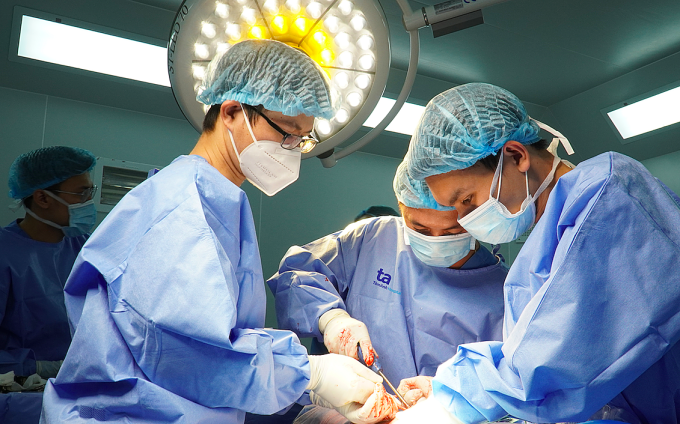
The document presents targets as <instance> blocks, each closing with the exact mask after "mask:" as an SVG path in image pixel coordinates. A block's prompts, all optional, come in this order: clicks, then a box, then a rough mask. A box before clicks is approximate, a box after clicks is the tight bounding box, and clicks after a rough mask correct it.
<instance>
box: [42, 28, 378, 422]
mask: <svg viewBox="0 0 680 424" xmlns="http://www.w3.org/2000/svg"><path fill="white" fill-rule="evenodd" d="M209 68H210V72H209V74H208V76H207V78H206V81H205V86H204V87H203V89H202V90H201V93H202V94H201V95H200V96H199V97H198V99H199V100H200V101H202V102H203V103H204V104H206V105H208V106H210V110H209V111H208V112H207V114H206V117H205V120H204V124H203V133H202V134H201V137H200V138H199V140H198V142H197V144H196V146H195V147H194V149H193V151H192V152H191V154H190V155H189V156H180V157H179V158H177V159H176V160H175V161H174V162H173V163H172V164H170V165H169V166H167V167H165V168H164V169H163V170H162V171H160V172H159V173H158V174H156V175H154V176H153V177H151V178H150V179H148V180H147V181H145V182H144V183H142V184H140V185H139V186H138V187H136V188H135V189H133V190H132V191H130V193H129V194H128V195H126V196H125V197H124V198H123V199H122V200H121V201H120V202H119V204H118V205H117V206H116V207H115V208H114V209H113V210H112V211H111V213H109V215H108V216H107V218H106V219H105V220H104V222H102V224H101V226H100V227H99V228H98V229H97V231H96V232H95V233H94V234H93V235H92V237H91V238H90V239H89V240H88V242H87V243H86V244H85V246H84V247H83V250H82V252H81V253H80V255H79V256H78V258H77V260H76V263H75V265H74V268H73V272H72V273H71V275H70V277H69V279H68V281H67V284H66V288H65V292H66V295H65V296H66V307H67V310H68V313H69V319H70V324H71V327H72V331H73V343H72V345H71V348H70V349H69V352H68V355H67V356H66V359H65V361H64V365H63V367H62V369H61V371H60V373H59V375H58V376H57V378H56V380H50V381H49V382H48V385H47V386H46V388H45V400H44V405H43V414H42V417H41V422H43V423H81V422H82V423H84V422H93V420H96V421H107V422H120V423H129V422H144V423H208V422H211V423H212V422H219V423H227V424H230V423H242V422H243V420H244V416H245V413H246V411H247V412H254V413H258V414H272V413H274V412H277V411H279V410H282V409H284V408H286V407H288V406H289V405H291V404H292V403H293V402H295V401H298V400H301V398H302V397H303V394H304V393H305V392H306V391H307V390H309V391H310V393H311V394H313V395H314V396H315V398H320V399H323V400H325V401H326V402H329V403H331V404H333V405H334V406H338V407H340V406H343V407H344V409H343V410H344V411H345V412H346V413H347V415H348V416H350V417H351V416H352V415H351V414H352V412H353V411H358V410H360V409H361V407H362V404H363V403H364V402H366V401H367V399H368V398H369V396H370V395H371V394H372V393H373V391H374V389H375V387H376V384H379V383H380V382H381V381H382V379H381V378H380V377H379V376H378V375H377V374H375V373H373V372H370V371H368V370H367V369H366V368H365V367H362V366H361V365H360V364H359V363H358V362H357V361H354V360H352V359H350V358H346V357H343V356H340V355H324V356H319V357H314V356H308V355H307V352H306V350H305V348H304V347H303V346H302V345H300V344H299V342H298V339H297V337H296V336H295V335H294V334H293V333H291V332H288V331H281V330H266V329H262V328H261V327H263V326H264V318H265V291H264V290H265V288H264V280H263V278H262V269H261V264H260V255H259V253H258V246H257V237H256V234H255V226H254V223H253V217H252V213H251V209H250V205H249V203H248V199H247V198H246V195H245V193H244V192H243V191H242V190H241V189H240V188H239V186H240V185H241V184H242V183H243V181H244V180H245V179H248V180H249V181H250V182H252V183H253V184H254V185H255V186H257V187H258V188H259V189H260V190H262V191H263V192H264V193H265V194H267V195H270V196H271V195H274V194H275V193H277V192H279V191H280V190H282V189H283V188H284V187H286V186H288V185H289V184H291V183H292V182H293V181H295V180H296V179H297V176H298V171H299V167H300V157H301V150H303V149H307V148H309V147H313V145H314V144H315V140H314V138H313V137H312V136H311V132H312V126H313V123H314V117H317V116H318V117H324V118H330V117H331V116H332V114H333V107H332V105H331V98H330V90H329V85H328V82H327V80H326V78H325V76H324V74H323V71H321V69H320V68H319V67H318V66H316V65H315V64H314V62H313V61H312V60H311V59H310V58H309V57H308V56H306V55H305V54H304V53H302V52H300V51H298V50H296V49H293V48H291V47H289V46H287V45H285V44H283V43H280V42H277V41H272V40H267V41H254V40H253V41H243V42H241V43H239V44H236V45H234V46H233V47H231V48H230V49H229V50H228V51H227V52H226V53H224V54H223V55H221V56H218V57H216V58H215V59H213V61H212V62H211V64H210V67H209ZM367 371H368V372H367ZM301 401H302V400H301Z"/></svg>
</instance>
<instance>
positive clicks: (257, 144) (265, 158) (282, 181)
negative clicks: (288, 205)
mask: <svg viewBox="0 0 680 424" xmlns="http://www.w3.org/2000/svg"><path fill="white" fill-rule="evenodd" d="M241 107H243V106H241ZM243 116H244V119H245V121H246V126H247V127H248V132H250V136H251V137H252V138H253V143H252V144H250V145H249V146H248V147H246V148H245V149H243V151H242V152H241V153H240V154H239V152H238V150H237V149H236V144H235V143H234V137H233V135H232V134H231V131H229V130H227V131H228V132H229V139H230V140H231V145H232V147H233V148H234V152H235V153H236V157H238V161H239V163H240V164H241V172H243V175H245V177H246V178H247V179H248V181H250V183H251V184H252V185H254V186H255V187H257V188H259V189H260V190H261V191H262V192H263V193H264V194H266V195H267V196H273V195H275V194H276V193H278V192H279V191H281V190H283V189H284V188H286V187H288V186H289V185H291V184H292V183H294V182H295V180H297V179H298V177H299V176H300V162H301V161H302V152H301V150H300V149H299V148H295V149H293V150H286V149H284V148H283V147H281V145H280V143H277V142H275V141H270V140H260V141H257V139H255V135H254V134H253V130H252V128H251V127H250V122H248V116H247V115H246V114H245V111H244V113H243Z"/></svg>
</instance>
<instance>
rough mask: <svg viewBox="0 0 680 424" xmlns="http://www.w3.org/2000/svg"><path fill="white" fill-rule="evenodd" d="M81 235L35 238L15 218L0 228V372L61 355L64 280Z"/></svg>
mask: <svg viewBox="0 0 680 424" xmlns="http://www.w3.org/2000/svg"><path fill="white" fill-rule="evenodd" d="M86 240H87V236H84V235H83V236H78V237H64V238H63V239H62V241H60V242H59V243H45V242H41V241H36V240H33V239H31V238H30V237H29V236H28V234H26V233H25V232H24V230H22V229H21V227H19V225H18V224H17V222H16V221H15V222H12V223H11V224H10V225H8V226H7V227H5V228H1V229H0V374H4V373H6V372H9V371H14V373H15V374H16V375H21V376H29V375H31V374H35V361H36V360H44V361H59V360H62V359H64V357H65V356H66V351H67V350H68V346H69V343H70V342H71V333H70V331H69V326H68V319H67V317H66V307H65V306H64V284H65V283H66V279H67V278H68V275H69V273H70V272H71V267H72V266H73V262H74V261H75V260H76V256H77V255H78V252H79V251H80V249H81V248H82V246H83V244H84V243H85V241H86Z"/></svg>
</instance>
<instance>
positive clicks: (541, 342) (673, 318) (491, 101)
mask: <svg viewBox="0 0 680 424" xmlns="http://www.w3.org/2000/svg"><path fill="white" fill-rule="evenodd" d="M538 140H539V126H538V124H537V122H536V121H534V120H533V119H532V118H530V117H529V116H527V113H526V110H525V108H524V106H523V105H522V103H521V102H520V101H519V100H518V99H517V97H515V96H514V95H513V94H511V93H510V92H508V91H506V90H504V89H502V88H499V87H495V86H493V85H488V84H466V85H462V86H459V87H455V88H453V89H451V90H449V91H446V92H444V93H442V94H440V95H438V96H436V97H435V98H434V99H432V101H431V102H430V103H429V104H428V106H427V108H426V110H425V112H424V114H423V116H422V118H421V121H420V123H419V126H418V128H417V130H416V132H415V134H414V136H413V139H412V140H411V145H410V147H409V151H408V153H407V159H408V163H409V168H408V172H409V174H410V175H411V176H412V177H414V178H416V179H419V180H425V181H426V182H427V185H428V187H429V188H430V189H431V191H432V194H433V196H434V198H435V199H436V200H437V202H438V203H440V204H442V205H447V206H453V207H455V208H456V210H457V211H458V213H459V223H460V225H461V226H462V227H463V228H465V229H466V230H467V231H468V232H469V233H470V234H472V235H473V236H474V237H476V238H477V239H479V240H481V241H486V242H489V243H507V242H510V241H512V240H514V239H516V238H517V237H518V236H519V235H520V234H522V233H523V232H525V231H526V230H527V229H528V228H530V227H531V226H532V225H534V224H535V227H534V228H533V231H532V232H531V235H530V236H529V238H528V239H527V241H526V242H525V243H524V246H523V247H522V250H521V251H520V252H519V255H518V256H517V259H515V261H514V263H513V265H512V267H511V268H510V272H509V273H508V277H507V279H506V282H505V319H504V329H503V340H504V341H503V342H502V343H501V342H480V343H471V344H466V345H463V346H460V347H459V348H458V352H457V354H456V355H455V356H454V357H453V358H452V359H450V360H449V361H447V362H446V363H445V364H443V365H442V366H440V367H439V369H438V371H437V375H436V377H435V378H434V380H433V391H434V396H431V397H430V398H428V399H427V400H426V401H424V402H422V403H419V404H418V405H417V406H415V407H414V408H412V409H410V410H408V411H406V412H404V413H400V414H397V418H396V419H395V420H394V423H395V424H408V423H416V422H418V423H422V422H439V423H460V422H463V423H480V422H486V421H487V420H488V421H494V420H496V419H498V418H501V417H503V416H505V415H506V414H510V415H512V416H515V417H518V418H522V419H525V420H529V421H532V422H564V421H569V422H573V421H584V420H586V419H588V418H589V417H591V419H611V420H618V421H624V422H628V423H666V424H668V423H671V424H672V423H678V422H680V345H678V344H677V343H676V342H677V341H678V338H679V337H680V199H679V198H678V197H677V196H676V195H675V194H674V193H672V192H671V191H670V190H669V189H668V188H667V187H666V186H665V185H663V184H662V183H661V182H659V181H658V180H657V179H656V178H654V177H653V176H652V175H651V174H650V173H649V172H648V171H647V170H646V169H645V168H644V166H642V165H641V164H640V163H639V162H637V161H635V160H633V159H631V158H629V157H626V156H624V155H621V154H618V153H615V152H608V153H604V154H601V155H598V156H596V157H594V158H591V159H589V160H586V161H584V162H581V163H580V164H579V165H578V166H577V167H576V168H574V169H570V168H569V167H568V166H566V165H565V164H564V163H563V162H561V161H560V160H559V159H558V158H557V157H556V156H554V155H553V154H551V153H550V152H548V151H547V150H545V149H544V145H543V143H539V142H538Z"/></svg>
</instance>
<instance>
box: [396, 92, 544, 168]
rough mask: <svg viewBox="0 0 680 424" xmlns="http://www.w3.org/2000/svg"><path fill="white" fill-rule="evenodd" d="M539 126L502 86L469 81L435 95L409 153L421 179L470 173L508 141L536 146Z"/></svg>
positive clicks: (413, 139)
mask: <svg viewBox="0 0 680 424" xmlns="http://www.w3.org/2000/svg"><path fill="white" fill-rule="evenodd" d="M539 131H540V128H539V126H538V124H537V123H536V122H535V121H533V120H532V119H531V118H530V117H529V115H527V111H526V109H525V108H524V105H523V104H522V102H521V101H520V100H519V99H518V98H517V96H515V95H514V94H512V93H511V92H509V91H508V90H505V89H503V88H501V87H497V86H495V85H491V84H483V83H470V84H463V85H459V86H457V87H453V88H451V89H449V90H446V91H444V92H443V93H441V94H438V95H437V96H435V97H434V98H433V99H432V100H430V102H429V103H428V104H427V106H426V107H425V111H424V112H423V115H422V116H421V118H420V121H419V122H418V126H417V127H416V129H415V131H414V132H413V137H412V138H411V144H410V145H409V148H408V152H407V153H406V158H405V159H406V161H407V162H408V173H409V174H410V175H411V177H413V178H415V179H416V180H423V179H425V178H427V177H429V176H431V175H437V174H444V173H446V172H449V171H455V170H458V169H465V168H468V167H470V166H472V165H473V164H475V163H476V162H477V161H478V160H480V159H484V158H485V157H487V156H489V155H495V154H496V153H498V151H499V150H500V149H501V147H502V146H503V145H504V144H505V143H506V142H508V141H510V140H514V141H517V142H519V143H522V144H531V143H534V142H536V141H538V140H539Z"/></svg>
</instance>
